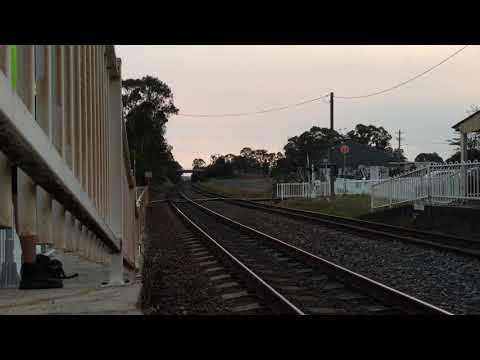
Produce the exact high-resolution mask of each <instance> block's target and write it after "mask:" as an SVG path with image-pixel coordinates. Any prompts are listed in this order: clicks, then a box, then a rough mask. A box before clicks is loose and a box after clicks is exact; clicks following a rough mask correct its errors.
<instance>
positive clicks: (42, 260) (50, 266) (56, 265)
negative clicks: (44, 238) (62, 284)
mask: <svg viewBox="0 0 480 360" xmlns="http://www.w3.org/2000/svg"><path fill="white" fill-rule="evenodd" d="M37 263H38V264H40V265H42V266H43V267H44V268H45V270H46V271H47V272H48V273H49V274H50V275H51V276H52V277H53V278H55V279H72V278H74V277H77V276H78V274H76V273H75V274H73V275H69V276H67V275H66V274H65V271H64V270H63V264H62V262H61V261H60V260H57V259H53V260H52V259H50V257H49V256H46V255H43V254H38V255H37Z"/></svg>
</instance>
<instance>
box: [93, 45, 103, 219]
mask: <svg viewBox="0 0 480 360" xmlns="http://www.w3.org/2000/svg"><path fill="white" fill-rule="evenodd" d="M94 49H95V51H94V65H95V67H94V75H95V83H94V85H95V92H94V93H95V108H94V111H95V117H94V118H95V147H94V149H95V170H96V171H95V173H96V174H97V176H96V177H95V180H96V181H95V187H96V194H97V209H98V213H99V214H100V216H102V215H103V214H102V194H101V186H100V182H101V180H102V168H101V162H100V158H101V156H102V154H101V152H100V143H101V138H100V91H99V90H100V76H99V65H100V64H99V61H98V53H99V46H98V45H96V46H95V47H94Z"/></svg>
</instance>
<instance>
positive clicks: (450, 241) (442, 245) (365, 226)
mask: <svg viewBox="0 0 480 360" xmlns="http://www.w3.org/2000/svg"><path fill="white" fill-rule="evenodd" d="M191 189H192V191H194V192H196V193H198V194H201V195H203V196H207V197H210V198H211V197H214V198H216V199H223V200H224V201H229V202H232V203H235V204H237V205H239V206H242V207H246V208H253V209H258V210H263V211H266V212H270V213H275V214H278V215H282V216H287V217H292V218H296V219H300V220H304V221H308V222H310V223H317V224H322V225H325V226H330V227H335V228H341V229H343V230H347V231H353V232H355V233H357V234H363V235H366V236H375V237H381V238H382V239H390V240H398V241H402V242H406V243H413V244H417V245H422V246H426V247H429V248H434V249H439V250H446V251H451V252H454V253H457V254H461V255H467V256H472V257H475V258H480V241H479V240H476V239H468V238H461V237H456V236H450V235H445V234H439V233H434V232H428V231H422V230H415V229H409V228H405V227H400V226H394V225H388V224H382V223H377V222H371V221H365V220H359V219H353V218H345V217H340V216H334V215H329V214H322V213H318V212H314V211H308V210H300V209H292V208H284V207H278V206H274V205H268V204H259V203H256V202H253V201H250V200H242V199H231V198H229V197H226V196H223V195H220V194H215V193H213V192H210V191H207V190H205V189H201V188H199V187H198V186H192V187H191Z"/></svg>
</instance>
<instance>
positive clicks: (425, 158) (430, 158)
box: [415, 152, 443, 163]
mask: <svg viewBox="0 0 480 360" xmlns="http://www.w3.org/2000/svg"><path fill="white" fill-rule="evenodd" d="M415 161H416V162H436V163H443V159H442V157H441V156H440V155H438V154H437V153H436V152H434V153H420V154H418V155H417V157H416V158H415Z"/></svg>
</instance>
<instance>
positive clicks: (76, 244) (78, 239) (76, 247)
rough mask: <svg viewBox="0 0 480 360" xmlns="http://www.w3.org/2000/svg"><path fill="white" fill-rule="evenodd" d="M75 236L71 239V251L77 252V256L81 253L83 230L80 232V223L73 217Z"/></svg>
mask: <svg viewBox="0 0 480 360" xmlns="http://www.w3.org/2000/svg"><path fill="white" fill-rule="evenodd" d="M74 228H75V238H74V241H73V251H75V253H76V254H77V256H79V255H81V244H82V240H83V232H82V228H83V226H82V223H81V222H80V221H79V220H78V219H75V224H74Z"/></svg>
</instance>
